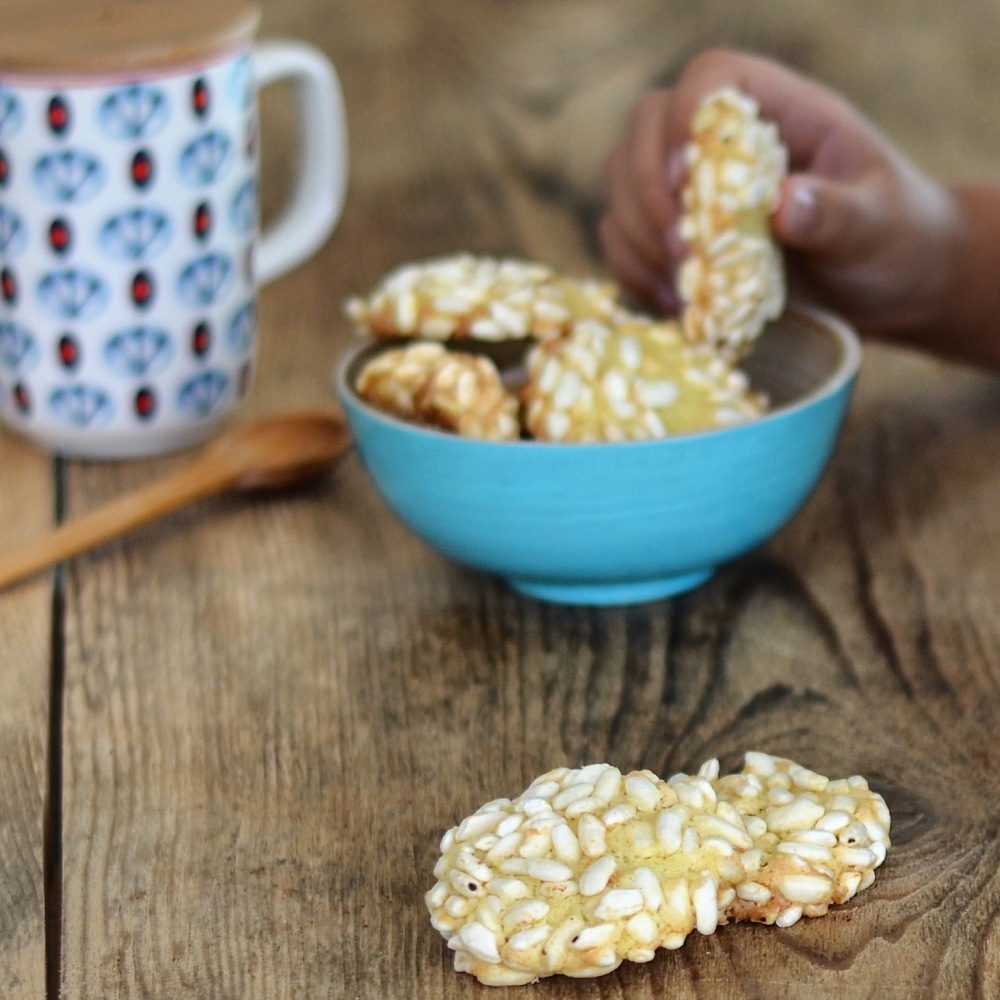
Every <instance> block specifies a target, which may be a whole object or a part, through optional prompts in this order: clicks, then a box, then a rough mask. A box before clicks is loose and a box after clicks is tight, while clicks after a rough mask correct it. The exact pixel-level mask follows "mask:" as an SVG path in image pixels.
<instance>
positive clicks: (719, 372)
mask: <svg viewBox="0 0 1000 1000" xmlns="http://www.w3.org/2000/svg"><path fill="white" fill-rule="evenodd" d="M527 371H528V381H527V384H526V385H525V387H524V388H523V390H522V398H523V400H524V403H525V411H524V414H525V415H524V420H525V425H526V428H527V430H528V432H529V433H530V434H531V436H532V437H534V438H536V439H537V440H541V441H639V440H648V439H654V438H663V437H669V436H672V435H675V434H687V433H692V432H695V431H703V430H711V429H714V428H718V427H728V426H731V425H733V424H737V423H742V422H745V421H747V420H751V419H753V418H755V417H759V416H760V415H761V414H762V413H763V412H764V409H765V408H766V406H765V404H766V401H765V400H764V399H763V397H761V396H760V395H758V394H757V393H754V392H753V391H751V389H750V386H749V381H748V379H747V376H746V375H745V374H744V373H743V372H742V371H741V370H739V369H737V368H735V367H734V366H733V365H732V364H731V363H730V362H729V361H728V360H727V359H726V358H724V357H722V356H720V355H719V354H718V353H717V352H715V351H714V350H712V349H711V348H710V347H707V346H704V345H695V344H691V343H689V342H688V341H687V340H686V339H685V337H684V335H683V333H682V331H681V329H680V327H679V326H678V324H677V323H675V322H672V321H653V320H647V319H644V318H641V317H631V318H624V317H619V319H618V321H617V322H616V323H614V324H607V323H602V322H599V321H597V320H587V321H583V322H579V323H577V324H575V325H574V327H573V328H572V330H571V331H570V333H569V334H568V335H567V336H565V337H563V338H561V339H559V340H551V341H544V342H542V343H540V344H538V345H536V346H535V347H534V348H532V350H531V351H530V352H529V354H528V358H527Z"/></svg>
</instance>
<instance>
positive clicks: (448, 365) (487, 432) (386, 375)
mask: <svg viewBox="0 0 1000 1000" xmlns="http://www.w3.org/2000/svg"><path fill="white" fill-rule="evenodd" d="M355 386H356V388H357V391H358V394H359V395H360V396H361V398H362V399H364V400H366V401H367V402H369V403H371V405H372V406H374V407H376V408H377V409H380V410H382V411H383V412H385V413H389V414H391V415H393V416H396V417H399V418H401V419H403V420H408V421H410V422H411V423H415V424H422V425H424V426H428V427H437V428H440V429H441V430H447V431H452V432H454V433H456V434H459V435H461V436H463V437H472V438H481V439H484V440H492V441H514V440H516V439H517V438H518V437H520V433H521V428H520V422H519V419H518V409H519V404H518V400H517V397H516V396H515V395H514V394H513V393H512V392H511V391H510V390H508V389H507V388H506V386H505V385H504V384H503V382H502V380H501V377H500V372H499V370H498V369H497V367H496V365H495V364H493V362H492V361H491V360H490V359H489V358H486V357H483V356H481V355H473V354H466V353H464V352H461V351H448V350H446V349H445V348H444V346H443V345H441V344H439V343H436V342H423V341H418V342H415V343H411V344H407V345H406V346H404V347H398V348H391V349H389V350H385V351H381V352H380V353H378V354H376V355H375V356H374V357H373V358H371V359H370V360H369V361H368V362H367V363H366V364H365V365H364V366H363V367H362V369H361V371H360V372H359V374H358V377H357V380H356V382H355Z"/></svg>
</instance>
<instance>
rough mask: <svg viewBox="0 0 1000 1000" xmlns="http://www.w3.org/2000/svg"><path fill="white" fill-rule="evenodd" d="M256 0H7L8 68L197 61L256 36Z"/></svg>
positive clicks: (90, 70) (75, 69)
mask: <svg viewBox="0 0 1000 1000" xmlns="http://www.w3.org/2000/svg"><path fill="white" fill-rule="evenodd" d="M260 14H261V11H260V7H259V6H258V4H257V3H255V2H252V0H5V2H4V15H5V16H4V19H3V20H4V26H3V30H2V31H0V72H3V71H4V70H8V71H10V72H12V73H17V74H39V75H52V74H67V75H74V74H79V75H89V74H120V73H132V72H138V71H143V70H154V71H155V70H159V69H165V68H167V67H171V66H178V65H184V64H187V63H197V62H199V61H201V60H203V59H205V58H206V57H211V56H213V55H215V54H216V53H220V52H225V51H227V50H234V49H237V48H241V47H243V46H245V45H247V44H249V42H250V40H251V38H252V37H253V34H254V31H255V30H256V28H257V24H258V22H259V20H260Z"/></svg>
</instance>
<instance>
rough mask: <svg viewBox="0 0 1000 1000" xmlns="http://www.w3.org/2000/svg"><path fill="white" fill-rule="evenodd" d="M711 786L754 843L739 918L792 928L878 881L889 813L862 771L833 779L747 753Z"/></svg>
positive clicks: (734, 913)
mask: <svg viewBox="0 0 1000 1000" xmlns="http://www.w3.org/2000/svg"><path fill="white" fill-rule="evenodd" d="M714 784H715V788H716V791H717V794H718V795H719V798H720V800H722V801H726V802H728V803H730V804H731V805H732V806H733V807H734V808H735V809H736V811H737V812H738V813H739V814H740V816H741V818H742V819H743V824H744V826H745V827H746V829H747V831H748V832H749V833H750V835H751V837H752V838H753V841H754V845H753V848H752V849H751V850H749V851H746V852H745V853H744V854H743V855H742V857H741V861H742V863H743V866H744V868H745V869H746V872H747V881H746V882H745V883H744V884H742V885H738V886H737V887H736V896H737V899H736V900H735V901H734V903H733V905H732V906H731V907H730V910H729V915H730V916H731V917H732V918H733V919H734V920H754V921H757V922H760V923H766V924H777V925H778V926H779V927H790V926H791V925H792V924H794V923H796V922H797V921H798V920H799V918H800V917H802V916H807V917H819V916H822V915H823V914H824V913H826V912H827V910H828V909H829V908H830V906H832V905H834V904H837V903H845V902H847V900H849V899H851V898H852V897H853V896H854V895H855V894H856V893H858V892H860V891H861V890H862V889H867V888H868V886H870V885H871V884H872V882H874V881H875V869H876V868H878V866H879V865H881V864H882V862H883V861H884V860H885V856H886V851H887V850H888V848H889V846H890V841H889V826H890V816H889V810H888V807H887V806H886V804H885V800H884V799H883V798H882V796H881V795H879V794H878V793H877V792H873V791H872V790H871V789H870V788H869V787H868V782H867V781H866V780H865V779H864V778H863V777H861V776H860V775H854V776H852V777H849V778H841V779H837V780H831V779H830V778H827V777H824V776H823V775H820V774H816V773H815V772H813V771H810V770H808V769H806V768H804V767H802V766H800V765H799V764H796V763H794V762H793V761H790V760H786V759H784V758H780V757H771V756H769V755H767V754H761V753H748V754H747V755H746V765H745V767H744V769H743V771H742V773H740V774H733V775H727V776H726V777H724V778H720V779H717V780H716V781H715V782H714Z"/></svg>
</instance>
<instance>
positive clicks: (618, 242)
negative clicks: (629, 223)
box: [598, 215, 678, 313]
mask: <svg viewBox="0 0 1000 1000" xmlns="http://www.w3.org/2000/svg"><path fill="white" fill-rule="evenodd" d="M598 236H599V238H600V241H601V250H602V252H603V254H604V259H605V262H606V263H607V265H608V267H609V268H610V269H611V271H612V273H613V274H614V275H615V276H616V277H617V278H618V280H619V281H620V282H621V283H622V284H623V285H624V286H625V287H626V288H628V289H629V291H630V292H632V294H633V295H634V296H635V297H636V298H637V299H639V300H640V301H641V302H643V303H645V304H647V305H649V306H651V307H652V308H654V309H655V310H656V311H662V312H670V313H672V312H676V311H677V308H678V300H677V298H676V296H675V294H674V291H673V284H672V281H671V279H670V278H669V276H667V274H666V273H665V272H664V270H663V269H662V268H661V267H658V266H654V265H652V264H650V263H649V262H648V261H647V260H646V259H645V258H644V257H643V256H642V255H641V254H640V253H639V252H638V251H637V250H636V248H635V244H634V243H632V241H631V240H630V239H629V238H628V237H627V236H626V235H625V233H624V232H623V231H622V229H621V227H620V226H619V224H618V220H617V218H616V217H615V216H613V215H606V216H605V217H604V218H603V219H602V220H601V223H600V226H599V228H598Z"/></svg>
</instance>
